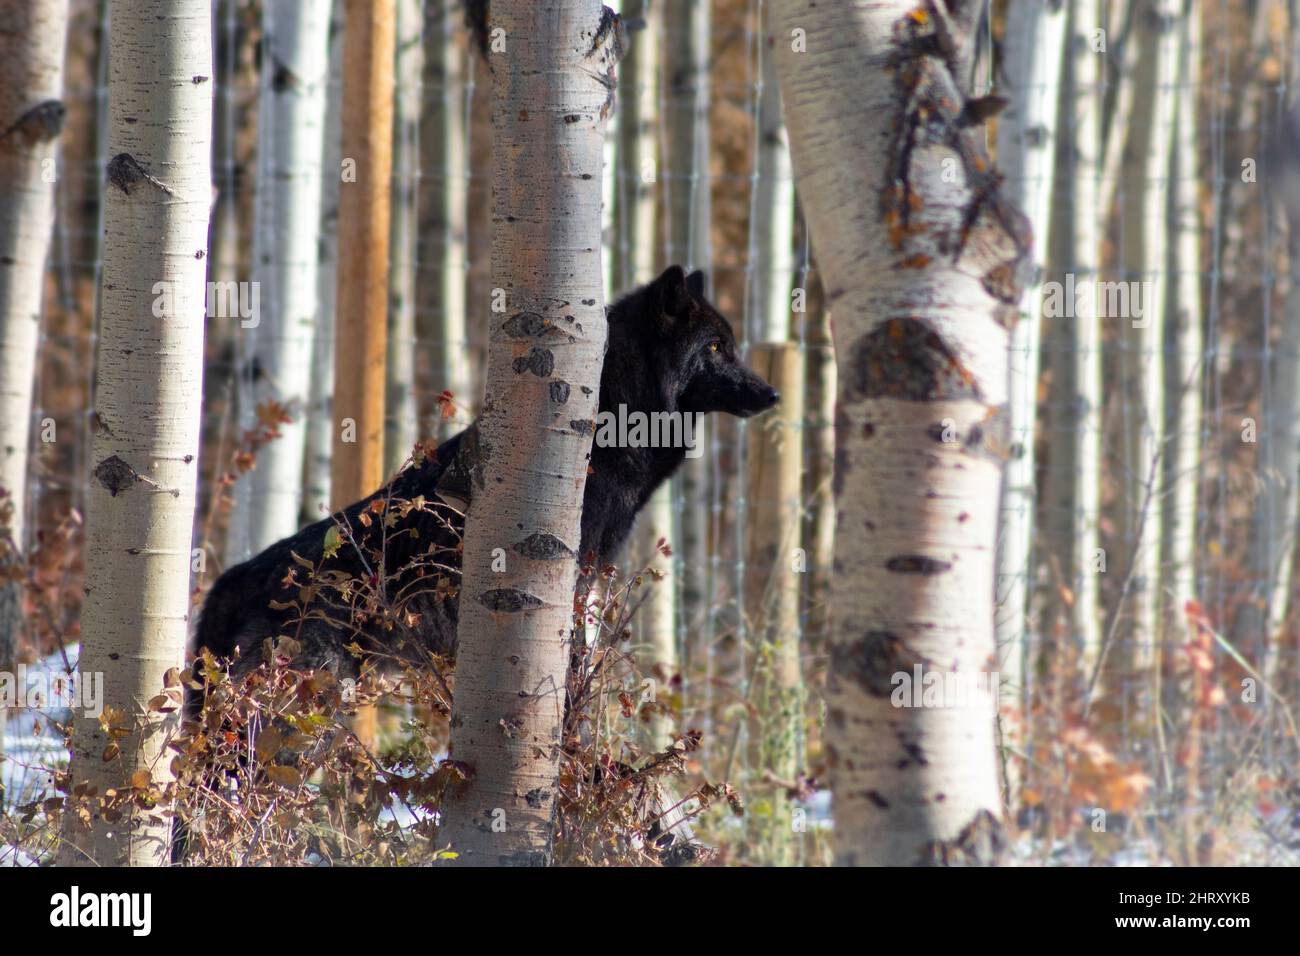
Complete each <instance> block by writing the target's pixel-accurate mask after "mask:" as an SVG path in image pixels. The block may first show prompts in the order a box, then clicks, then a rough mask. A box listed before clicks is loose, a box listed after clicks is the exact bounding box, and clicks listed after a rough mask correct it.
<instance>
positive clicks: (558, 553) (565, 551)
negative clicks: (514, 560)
mask: <svg viewBox="0 0 1300 956" xmlns="http://www.w3.org/2000/svg"><path fill="white" fill-rule="evenodd" d="M514 551H515V553H516V554H521V555H523V556H524V557H525V558H532V559H533V560H535V561H554V560H555V559H556V558H576V557H577V556H578V555H577V552H576V551H574V550H573V549H572V548H570V547H569V546H568V545H567V544H565V543H564V542H563V541H561V540H560V539H559V538H557V537H556V536H555V535H553V534H548V533H547V532H545V531H535V532H533V533H532V534H530V535H529V536H528V537H526V538H524V540H522V541H517V542H515V545H514Z"/></svg>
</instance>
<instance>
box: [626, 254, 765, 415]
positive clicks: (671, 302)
mask: <svg viewBox="0 0 1300 956" xmlns="http://www.w3.org/2000/svg"><path fill="white" fill-rule="evenodd" d="M644 291H645V293H646V298H647V301H646V302H645V305H644V306H643V307H648V308H649V309H650V310H651V311H652V312H653V315H654V317H653V319H652V323H653V325H654V338H655V339H656V342H655V345H656V347H655V349H654V351H655V352H656V353H658V354H660V355H663V356H665V357H666V358H667V361H666V363H665V365H664V368H663V372H662V375H663V378H664V379H665V380H666V382H667V383H668V387H669V388H670V390H671V391H672V392H673V393H674V394H673V398H674V399H675V404H676V407H677V409H678V410H679V411H683V412H700V413H707V412H727V413H728V414H731V415H737V416H739V417H740V418H748V417H749V416H751V415H757V414H758V413H759V412H765V411H767V410H768V409H769V408H771V407H772V406H773V405H775V404H776V403H777V402H778V401H780V398H781V396H780V394H779V393H778V392H777V390H776V389H774V388H773V387H772V386H771V385H769V384H768V383H767V382H765V381H764V380H763V379H762V377H761V376H759V375H758V374H757V373H756V372H755V371H754V370H753V369H751V368H749V367H748V366H747V365H745V363H744V362H742V361H741V360H740V356H739V355H737V354H736V336H735V333H734V332H732V331H731V324H730V323H729V322H728V321H727V320H726V319H725V318H723V317H722V315H721V314H720V313H719V312H718V310H717V309H715V308H714V307H713V306H712V304H711V303H710V302H709V301H708V300H707V299H706V298H705V297H704V273H702V272H692V273H691V274H690V275H687V274H686V273H685V271H684V270H683V269H682V267H681V266H669V267H668V268H667V269H665V270H664V273H663V275H661V276H660V277H659V278H658V279H656V280H655V281H654V282H652V283H651V284H650V285H649V286H647V287H646V289H645V290H644Z"/></svg>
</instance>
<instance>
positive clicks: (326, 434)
mask: <svg viewBox="0 0 1300 956" xmlns="http://www.w3.org/2000/svg"><path fill="white" fill-rule="evenodd" d="M343 19H344V17H343V0H333V4H332V6H331V10H330V41H329V54H328V59H329V78H328V80H327V83H328V86H327V91H326V94H325V146H324V152H323V155H324V162H323V165H322V176H321V210H320V242H319V248H318V252H317V254H318V260H317V269H316V317H317V322H316V334H315V335H314V336H313V337H312V351H311V389H310V391H309V393H308V402H307V449H306V452H305V453H304V454H305V456H306V460H305V461H304V463H303V498H302V516H301V518H300V519H299V520H300V521H301V522H302V523H310V522H313V521H319V520H320V519H321V517H322V516H323V513H326V512H328V509H329V504H330V500H331V499H330V463H331V460H332V457H333V455H332V453H333V446H334V419H333V417H332V416H331V414H330V407H331V405H332V397H333V395H334V314H335V311H336V308H335V304H336V303H337V301H338V261H339V182H340V180H339V175H340V172H339V168H340V167H339V164H340V161H341V159H342V142H341V136H342V118H343V30H344V23H343Z"/></svg>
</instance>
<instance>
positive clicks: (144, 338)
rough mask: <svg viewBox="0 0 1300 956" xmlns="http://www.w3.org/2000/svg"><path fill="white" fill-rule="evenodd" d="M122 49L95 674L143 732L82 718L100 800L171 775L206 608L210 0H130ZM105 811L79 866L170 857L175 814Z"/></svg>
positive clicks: (69, 835) (83, 763)
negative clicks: (196, 576) (200, 520)
mask: <svg viewBox="0 0 1300 956" xmlns="http://www.w3.org/2000/svg"><path fill="white" fill-rule="evenodd" d="M110 43H111V52H110V62H109V154H110V156H111V157H112V159H111V160H110V161H109V165H108V171H107V183H106V184H105V196H104V204H105V221H104V230H105V239H104V274H103V283H102V315H101V322H100V337H99V348H98V352H97V356H96V365H97V368H98V379H97V382H96V386H95V399H94V411H95V420H96V428H95V435H94V439H93V446H92V456H91V459H92V461H93V462H94V463H95V464H94V469H93V478H92V482H91V487H90V492H89V497H88V500H87V510H86V600H85V604H84V606H83V611H82V635H83V636H82V652H81V660H80V663H79V669H80V672H81V673H82V674H102V675H103V681H104V685H103V686H104V702H105V704H106V707H107V708H111V709H106V711H105V713H106V714H107V715H109V717H108V723H109V724H110V725H112V726H113V727H122V728H124V729H127V730H129V731H130V732H129V734H128V735H127V736H125V737H122V738H120V739H117V740H116V741H115V745H116V747H118V748H120V753H118V754H117V755H116V756H112V754H111V752H110V751H108V745H109V743H110V737H109V735H108V734H107V733H105V731H104V729H103V728H102V727H101V724H100V721H99V720H98V719H96V718H94V717H89V716H86V715H84V714H80V715H77V717H76V719H75V721H74V738H73V752H72V763H71V767H70V776H71V779H72V782H73V785H74V787H75V786H78V785H81V784H86V785H88V786H89V787H90V788H92V790H91V792H92V793H94V794H98V795H99V796H100V797H102V796H104V795H105V794H106V792H107V791H108V790H109V789H110V788H118V789H119V791H120V790H122V788H126V789H127V790H128V791H129V790H130V789H131V788H132V786H133V783H134V784H139V783H141V782H144V783H147V785H148V789H150V790H153V789H156V788H158V787H160V786H163V785H165V784H166V783H168V782H169V781H170V779H171V771H170V765H171V761H170V760H169V759H167V757H166V756H165V751H164V749H163V748H164V744H165V742H166V740H167V737H168V735H169V733H170V732H172V731H173V730H174V729H175V727H176V723H177V719H178V716H179V714H178V711H177V709H176V707H175V706H174V705H173V706H170V708H169V709H170V713H160V712H157V711H156V710H155V709H153V708H150V707H149V701H150V700H151V699H152V698H155V697H156V696H157V695H160V694H162V692H163V685H164V677H165V674H166V673H167V671H169V670H170V669H172V668H180V667H181V665H182V664H183V663H184V657H185V637H186V624H187V621H188V619H189V610H190V593H189V581H190V570H191V550H190V548H191V527H192V526H191V522H192V520H193V512H194V493H195V481H196V469H197V461H198V452H199V414H200V402H201V396H202V385H203V325H204V307H205V294H204V293H205V278H206V277H205V267H206V263H205V262H204V256H205V255H206V252H207V239H208V213H209V207H210V204H211V200H212V171H211V153H210V143H211V136H212V82H211V77H212V32H211V22H210V6H209V3H208V0H165V2H164V0H148V2H144V0H135V2H131V0H117V2H115V3H114V4H113V6H112V9H111V29H110ZM142 778H147V780H144V779H142ZM91 802H92V808H91V809H92V810H93V811H94V812H92V815H91V819H90V822H89V826H88V827H87V826H83V825H82V824H81V821H80V818H79V816H78V815H77V814H75V813H68V814H66V815H65V818H64V819H65V822H66V828H65V832H64V837H65V845H64V853H63V862H65V863H69V864H79V863H92V862H93V863H94V864H98V865H100V866H114V865H124V864H125V865H159V864H161V863H163V862H165V860H166V858H167V851H168V845H169V839H168V837H169V833H170V825H169V822H168V821H167V820H166V819H164V818H163V817H162V815H161V813H160V812H159V811H160V809H161V808H159V810H154V811H146V810H141V809H136V808H135V807H127V808H126V809H125V810H124V811H123V816H122V817H121V819H118V820H116V821H112V822H110V820H108V819H106V818H105V817H104V816H103V815H101V814H100V813H99V812H97V810H94V807H93V803H94V800H93V799H92V801H91ZM141 802H143V801H141Z"/></svg>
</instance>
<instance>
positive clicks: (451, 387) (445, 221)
mask: <svg viewBox="0 0 1300 956" xmlns="http://www.w3.org/2000/svg"><path fill="white" fill-rule="evenodd" d="M459 9H460V4H459V3H457V2H455V0H425V23H424V76H423V82H422V84H421V89H422V93H423V96H424V111H423V113H422V114H421V117H420V181H419V207H420V243H419V248H420V253H421V255H420V269H419V275H418V279H417V281H416V290H415V291H416V302H417V310H416V322H417V325H418V328H419V337H420V343H421V346H422V351H424V352H425V353H426V354H427V356H428V358H429V367H428V371H427V374H426V376H425V377H424V378H423V379H422V381H427V382H428V383H429V386H428V388H427V389H426V391H425V394H423V395H422V396H421V399H420V422H421V428H420V434H421V435H422V436H425V437H429V436H436V437H438V438H439V439H443V440H445V439H447V438H450V437H451V436H452V435H454V434H456V433H457V432H459V431H460V430H461V429H463V428H464V427H465V426H466V425H468V424H469V415H468V408H469V406H470V404H471V403H472V401H473V387H472V384H471V382H472V372H473V368H472V366H473V359H472V356H471V355H470V352H469V333H468V332H467V330H466V304H465V280H466V273H467V269H468V266H467V256H468V241H469V222H468V214H469V195H468V187H469V178H468V176H469V172H468V166H467V152H468V149H469V146H468V136H469V128H468V124H467V122H466V115H465V105H466V86H465V84H466V74H467V71H469V70H471V69H473V64H472V63H467V62H466V57H465V51H464V50H463V49H462V47H461V44H460V42H459V40H458V36H459V32H458V29H457V17H458V15H459ZM444 391H447V392H450V393H451V398H452V401H453V402H454V403H455V406H456V414H455V415H452V416H450V417H448V416H445V415H444V414H443V413H442V409H441V407H440V406H439V404H438V402H437V396H438V395H440V394H441V393H442V392H444Z"/></svg>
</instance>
